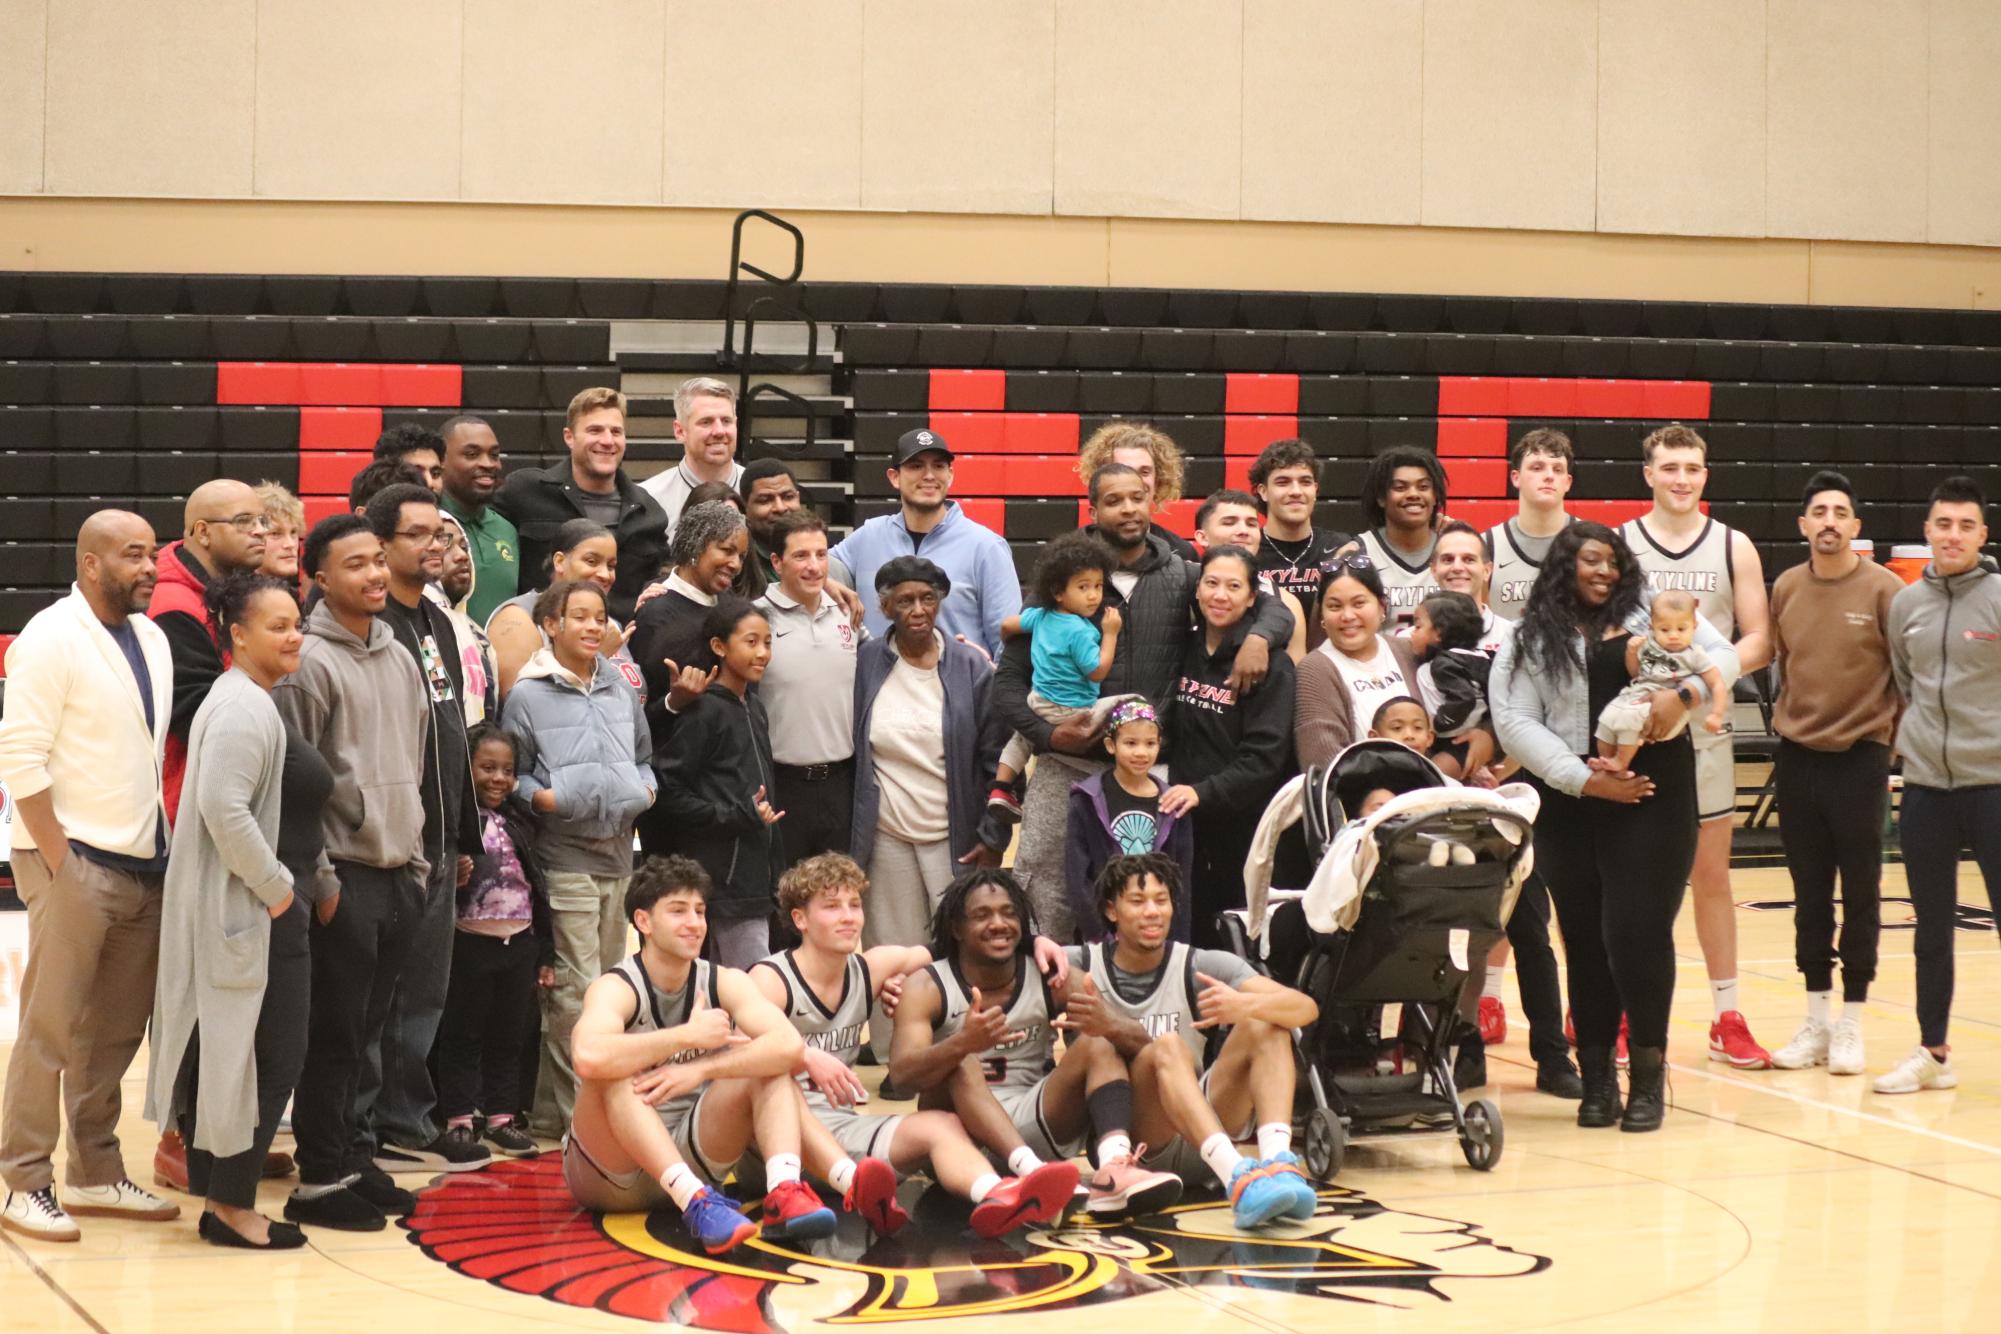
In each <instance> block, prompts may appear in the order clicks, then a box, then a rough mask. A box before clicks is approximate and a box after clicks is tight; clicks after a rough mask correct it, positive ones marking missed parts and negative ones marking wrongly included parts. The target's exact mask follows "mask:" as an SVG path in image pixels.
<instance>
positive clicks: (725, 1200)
mask: <svg viewBox="0 0 2001 1334" xmlns="http://www.w3.org/2000/svg"><path fill="white" fill-rule="evenodd" d="M681 1221H682V1222H683V1223H685V1224H687V1227H688V1231H690V1232H692V1233H694V1234H695V1240H697V1241H699V1242H701V1243H702V1249H703V1250H705V1251H707V1252H708V1253H709V1254H710V1255H721V1254H722V1253H723V1252H724V1251H727V1250H731V1249H733V1248H735V1247H736V1246H738V1245H740V1244H741V1243H743V1242H746V1241H748V1240H750V1239H751V1238H752V1237H754V1236H756V1235H757V1224H755V1223H753V1222H751V1221H750V1220H749V1219H748V1218H745V1217H744V1216H743V1214H742V1212H741V1211H740V1210H738V1208H737V1206H736V1201H735V1200H732V1199H730V1198H729V1197H728V1196H727V1195H724V1194H723V1193H722V1192H721V1191H716V1190H710V1189H709V1188H708V1187H707V1186H704V1187H702V1189H700V1190H699V1191H696V1192H695V1198H694V1199H692V1200H689V1201H688V1207H687V1208H686V1209H685V1210H683V1211H682V1213H681Z"/></svg>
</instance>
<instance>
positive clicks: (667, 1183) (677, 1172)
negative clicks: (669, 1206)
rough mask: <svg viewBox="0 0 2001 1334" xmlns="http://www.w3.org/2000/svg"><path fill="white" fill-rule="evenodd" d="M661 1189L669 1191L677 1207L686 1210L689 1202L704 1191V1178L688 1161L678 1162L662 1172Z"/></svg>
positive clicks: (668, 1193)
mask: <svg viewBox="0 0 2001 1334" xmlns="http://www.w3.org/2000/svg"><path fill="white" fill-rule="evenodd" d="M660 1189H662V1190H664V1191H666V1192H667V1195H668V1198H670V1199H672V1200H673V1201H674V1207H675V1208H677V1209H680V1210H682V1211H683V1212H685V1211H686V1210H687V1208H688V1205H689V1203H690V1202H692V1201H693V1200H694V1198H695V1197H696V1196H697V1195H700V1194H701V1193H702V1179H701V1178H700V1177H698V1176H696V1175H695V1173H694V1171H693V1169H691V1168H690V1167H689V1166H688V1165H687V1164H686V1163H676V1164H674V1165H673V1166H672V1167H670V1168H668V1169H667V1170H666V1171H665V1172H662V1173H661V1174H660Z"/></svg>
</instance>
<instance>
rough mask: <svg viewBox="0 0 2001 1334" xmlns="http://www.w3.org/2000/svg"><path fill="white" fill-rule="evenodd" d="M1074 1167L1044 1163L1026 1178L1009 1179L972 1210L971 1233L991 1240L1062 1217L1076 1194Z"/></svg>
mask: <svg viewBox="0 0 2001 1334" xmlns="http://www.w3.org/2000/svg"><path fill="white" fill-rule="evenodd" d="M1077 1175H1078V1174H1077V1164H1075V1163H1071V1162H1063V1163H1044V1164H1043V1165H1042V1166H1040V1167H1038V1168H1036V1169H1035V1170H1034V1171H1033V1172H1030V1173H1029V1174H1028V1175H1026V1176H1018V1177H1009V1178H1008V1179H1007V1180H1005V1181H1003V1182H1001V1183H1000V1184H999V1185H998V1186H995V1187H994V1188H993V1192H992V1193H991V1194H989V1195H988V1196H987V1197H986V1198H985V1199H984V1200H981V1201H980V1202H979V1203H978V1204H976V1205H974V1206H973V1231H974V1232H976V1233H978V1234H979V1235H980V1236H982V1237H986V1238H988V1239H989V1240H991V1239H992V1238H994V1237H999V1236H1003V1235H1005V1234H1006V1233H1009V1232H1012V1231H1014V1230H1015V1229H1016V1228H1018V1227H1023V1226H1025V1225H1027V1224H1029V1223H1047V1222H1049V1221H1050V1220H1051V1219H1053V1218H1058V1217H1061V1216H1062V1213H1063V1211H1064V1210H1065V1209H1067V1208H1069V1207H1070V1201H1071V1199H1072V1197H1074V1196H1075V1195H1076V1193H1077Z"/></svg>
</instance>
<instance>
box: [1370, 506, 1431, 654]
mask: <svg viewBox="0 0 2001 1334" xmlns="http://www.w3.org/2000/svg"><path fill="white" fill-rule="evenodd" d="M1360 541H1361V544H1362V554H1363V555H1365V556H1367V557H1368V558H1369V562H1370V564H1372V565H1374V566H1375V567H1376V573H1377V574H1378V575H1380V576H1381V577H1382V581H1383V592H1384V594H1385V595H1387V596H1388V598H1389V601H1390V611H1389V619H1388V620H1386V621H1385V622H1384V623H1383V624H1384V627H1385V628H1386V629H1390V630H1395V629H1396V628H1398V627H1399V626H1405V625H1409V624H1410V623H1411V620H1412V619H1413V618H1414V617H1415V616H1416V615H1417V604H1418V603H1420V602H1422V601H1424V600H1425V599H1426V598H1428V597H1430V596H1431V595H1432V594H1433V593H1436V592H1437V591H1438V581H1437V580H1435V579H1433V578H1432V577H1431V548H1432V547H1434V546H1436V545H1438V539H1437V538H1436V537H1434V538H1432V540H1431V544H1430V545H1429V546H1426V547H1425V549H1424V556H1423V558H1422V559H1420V560H1419V561H1418V562H1417V563H1416V564H1415V565H1413V564H1411V563H1410V562H1409V561H1408V560H1406V559H1404V557H1403V555H1402V554H1401V553H1399V552H1398V551H1397V550H1396V549H1395V548H1393V547H1391V546H1390V544H1389V543H1388V542H1386V541H1385V540H1383V536H1382V534H1381V533H1380V532H1379V531H1377V530H1375V529H1371V530H1370V531H1368V532H1366V533H1363V534H1362V536H1361V539H1360Z"/></svg>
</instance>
